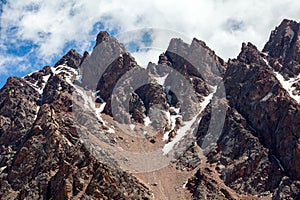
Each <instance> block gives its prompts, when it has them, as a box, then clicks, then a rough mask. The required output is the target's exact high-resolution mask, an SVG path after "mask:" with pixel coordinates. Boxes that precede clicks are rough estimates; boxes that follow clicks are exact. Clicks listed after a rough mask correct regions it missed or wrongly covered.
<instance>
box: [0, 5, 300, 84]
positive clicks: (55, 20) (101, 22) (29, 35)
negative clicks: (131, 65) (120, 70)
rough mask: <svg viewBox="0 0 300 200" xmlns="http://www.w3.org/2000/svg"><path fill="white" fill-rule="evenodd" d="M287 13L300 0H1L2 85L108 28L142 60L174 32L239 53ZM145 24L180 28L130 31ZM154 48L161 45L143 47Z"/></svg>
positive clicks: (225, 54) (296, 9) (81, 47)
mask: <svg viewBox="0 0 300 200" xmlns="http://www.w3.org/2000/svg"><path fill="white" fill-rule="evenodd" d="M284 18H289V19H293V20H296V21H300V2H299V1H294V0H281V1H279V0H266V1H260V0H251V1H235V0H210V1H208V0H187V1H180V0H165V1H161V0H152V1H140V0H114V1H111V0H90V1H85V0H51V1H42V0H15V1H12V0H0V87H2V86H3V84H4V83H5V81H6V79H7V78H8V77H9V76H19V77H20V76H24V75H26V74H28V73H30V72H32V71H35V70H38V69H41V68H42V67H43V66H45V65H50V66H51V65H54V64H55V62H56V61H57V60H58V59H59V58H60V57H62V56H63V55H64V54H65V53H66V52H67V51H68V50H69V49H71V48H74V49H76V50H77V51H78V52H79V53H83V52H84V51H89V52H90V51H91V50H92V48H93V46H94V44H95V42H94V41H95V38H96V35H97V33H98V32H99V31H100V30H107V31H108V32H109V33H110V34H112V35H115V36H116V37H117V38H118V39H119V40H121V42H123V41H122V40H124V42H125V43H126V42H127V43H128V45H127V47H128V49H129V50H130V51H131V52H132V53H133V54H134V56H135V57H136V58H137V61H138V62H139V63H141V64H142V65H146V64H147V62H148V61H153V62H156V61H157V59H158V55H159V54H160V53H161V52H162V51H163V49H164V48H166V47H167V45H168V41H169V39H170V38H171V37H178V35H182V36H184V37H185V38H193V37H197V38H198V39H201V40H204V41H205V42H206V43H207V45H208V46H210V47H211V48H212V49H213V50H215V51H216V53H217V54H218V55H220V56H221V57H222V58H223V59H225V60H227V59H228V58H230V57H231V58H232V57H236V56H237V54H238V52H239V51H240V48H241V43H242V42H248V41H250V42H252V43H254V44H255V45H257V46H258V48H260V49H261V48H262V47H263V45H264V44H265V42H266V41H267V40H268V37H269V34H270V31H271V30H273V29H274V28H275V26H277V25H279V23H280V22H281V21H282V19H284ZM140 28H151V29H149V30H153V28H155V29H164V30H170V31H168V32H169V33H172V34H165V35H162V34H157V33H158V32H155V33H154V32H151V31H149V32H147V31H144V32H143V33H144V34H143V35H140V36H137V37H133V38H129V39H130V40H128V38H122V36H124V34H123V35H122V33H126V32H127V33H128V31H129V32H130V31H133V30H137V29H140ZM145 30H147V29H145ZM173 33H179V34H173ZM125 35H126V34H125ZM127 35H128V34H127ZM147 47H153V48H152V49H151V50H145V51H142V50H141V49H143V48H144V49H147ZM156 47H159V48H156ZM155 48H156V49H155ZM137 49H139V50H140V51H137V52H135V51H136V50H137Z"/></svg>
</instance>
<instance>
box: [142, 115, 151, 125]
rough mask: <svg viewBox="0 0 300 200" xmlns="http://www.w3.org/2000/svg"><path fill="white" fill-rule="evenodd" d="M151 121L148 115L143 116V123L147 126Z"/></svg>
mask: <svg viewBox="0 0 300 200" xmlns="http://www.w3.org/2000/svg"><path fill="white" fill-rule="evenodd" d="M151 123H152V122H151V120H150V118H149V117H148V116H147V117H145V118H144V125H145V126H149V124H151Z"/></svg>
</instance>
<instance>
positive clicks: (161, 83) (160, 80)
mask: <svg viewBox="0 0 300 200" xmlns="http://www.w3.org/2000/svg"><path fill="white" fill-rule="evenodd" d="M167 76H168V74H167V75H165V76H163V77H154V79H155V80H156V81H157V83H158V84H159V85H164V84H165V81H166V78H167Z"/></svg>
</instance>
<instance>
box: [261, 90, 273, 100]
mask: <svg viewBox="0 0 300 200" xmlns="http://www.w3.org/2000/svg"><path fill="white" fill-rule="evenodd" d="M272 95H273V93H272V92H269V93H268V94H267V95H266V96H264V98H262V99H261V100H260V101H261V102H264V101H267V100H268V99H270V98H271V96H272Z"/></svg>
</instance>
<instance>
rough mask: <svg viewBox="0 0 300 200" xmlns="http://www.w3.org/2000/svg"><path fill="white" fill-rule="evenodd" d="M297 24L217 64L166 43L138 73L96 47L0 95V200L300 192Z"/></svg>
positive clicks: (108, 44) (198, 50)
mask: <svg viewBox="0 0 300 200" xmlns="http://www.w3.org/2000/svg"><path fill="white" fill-rule="evenodd" d="M299 102H300V24H299V23H297V22H295V21H291V20H283V21H282V23H281V24H280V25H279V26H278V27H276V29H275V30H274V31H272V33H271V36H270V39H269V41H268V42H267V43H266V45H265V47H264V48H263V50H262V51H260V50H258V49H257V48H256V47H255V46H254V45H253V44H251V43H248V44H243V45H242V49H241V52H240V54H239V55H238V56H237V58H236V59H229V60H228V62H225V61H223V60H222V59H221V58H220V57H218V56H217V55H216V54H215V53H214V51H212V50H211V49H210V48H209V47H207V46H206V44H205V43H204V42H203V41H200V40H198V39H195V38H194V39H193V41H192V43H191V44H186V43H184V42H183V41H182V40H181V39H172V40H171V41H170V45H169V47H168V49H167V50H166V51H165V52H164V53H162V54H161V55H160V57H159V61H158V63H157V64H155V63H149V65H148V67H147V68H146V69H144V68H141V67H140V66H139V65H138V64H137V62H136V61H135V59H134V58H133V57H132V56H131V55H130V53H129V52H128V51H127V50H126V49H125V47H124V46H123V45H122V44H120V43H119V42H118V41H117V39H116V38H114V37H111V36H109V34H108V33H107V32H100V33H99V34H98V36H97V41H96V45H95V47H94V50H93V52H92V53H91V54H90V55H89V54H88V53H87V52H86V53H85V54H84V55H83V56H82V55H80V54H78V53H77V52H76V51H75V50H70V51H69V52H68V53H67V54H66V55H65V56H64V57H63V58H61V59H60V60H59V61H58V62H57V63H56V65H55V66H54V67H50V66H46V67H44V68H43V69H42V70H40V71H37V72H33V73H32V74H29V75H27V76H25V77H23V78H17V77H11V78H9V79H8V80H7V82H6V84H5V86H4V87H3V88H2V89H1V90H0V149H1V151H0V153H1V154H0V183H1V184H0V199H118V200H119V199H276V200H277V199H278V200H279V199H300V139H299V137H300V106H299Z"/></svg>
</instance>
